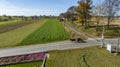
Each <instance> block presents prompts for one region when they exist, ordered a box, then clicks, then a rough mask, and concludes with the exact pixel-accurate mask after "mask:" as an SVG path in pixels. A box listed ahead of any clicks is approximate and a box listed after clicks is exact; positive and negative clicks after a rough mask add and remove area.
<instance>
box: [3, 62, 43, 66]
mask: <svg viewBox="0 0 120 67" xmlns="http://www.w3.org/2000/svg"><path fill="white" fill-rule="evenodd" d="M41 65H42V61H38V62H30V63H21V64H14V65H8V66H1V67H37V66H38V67H40V66H41Z"/></svg>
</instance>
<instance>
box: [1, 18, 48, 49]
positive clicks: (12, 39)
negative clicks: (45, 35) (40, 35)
mask: <svg viewBox="0 0 120 67" xmlns="http://www.w3.org/2000/svg"><path fill="white" fill-rule="evenodd" d="M47 20H48V19H40V20H39V21H36V22H35V23H32V24H29V25H26V26H23V27H20V28H17V29H14V30H11V31H8V32H5V33H2V34H0V48H7V47H14V46H17V45H18V44H19V43H21V41H22V40H24V39H25V38H26V37H28V36H29V35H30V34H31V33H33V32H34V31H35V30H37V29H38V28H40V26H42V25H43V24H44V23H45V22H46V21H47Z"/></svg>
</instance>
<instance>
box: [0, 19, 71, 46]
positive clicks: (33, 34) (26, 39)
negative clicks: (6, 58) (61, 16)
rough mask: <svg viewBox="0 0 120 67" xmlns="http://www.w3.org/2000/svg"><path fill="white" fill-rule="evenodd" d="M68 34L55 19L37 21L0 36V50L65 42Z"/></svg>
mask: <svg viewBox="0 0 120 67" xmlns="http://www.w3.org/2000/svg"><path fill="white" fill-rule="evenodd" d="M68 38H69V33H68V32H67V31H66V30H65V29H64V27H63V25H62V24H61V23H60V22H59V21H58V20H57V19H45V18H42V19H40V20H39V21H37V22H35V23H32V24H29V25H25V26H23V27H20V28H17V29H14V30H10V31H8V32H5V33H2V34H0V48H8V47H15V46H23V45H30V44H39V43H48V42H54V41H60V40H65V39H68Z"/></svg>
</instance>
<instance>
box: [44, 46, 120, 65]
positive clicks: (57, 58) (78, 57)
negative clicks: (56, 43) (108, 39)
mask: <svg viewBox="0 0 120 67" xmlns="http://www.w3.org/2000/svg"><path fill="white" fill-rule="evenodd" d="M49 54H50V57H49V58H48V59H47V62H46V67H120V62H119V61H120V56H116V55H113V54H111V53H109V52H108V51H106V50H105V49H103V48H101V47H98V46H94V47H86V48H81V49H74V50H62V51H51V52H49Z"/></svg>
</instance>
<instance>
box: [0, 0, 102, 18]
mask: <svg viewBox="0 0 120 67" xmlns="http://www.w3.org/2000/svg"><path fill="white" fill-rule="evenodd" d="M77 1H78V0H0V15H4V14H6V15H26V16H31V15H59V14H60V13H63V12H65V11H66V10H67V9H68V8H69V7H70V6H77V5H78V4H77ZM102 1H103V0H93V3H94V4H99V3H100V2H102Z"/></svg>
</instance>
